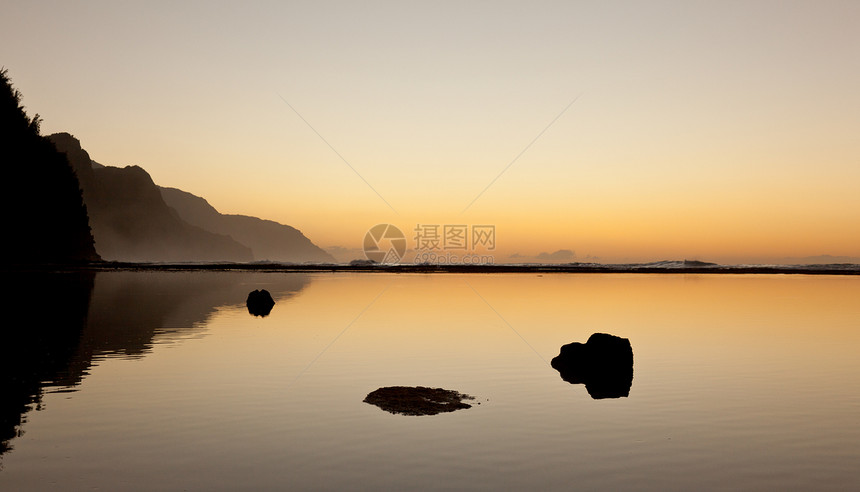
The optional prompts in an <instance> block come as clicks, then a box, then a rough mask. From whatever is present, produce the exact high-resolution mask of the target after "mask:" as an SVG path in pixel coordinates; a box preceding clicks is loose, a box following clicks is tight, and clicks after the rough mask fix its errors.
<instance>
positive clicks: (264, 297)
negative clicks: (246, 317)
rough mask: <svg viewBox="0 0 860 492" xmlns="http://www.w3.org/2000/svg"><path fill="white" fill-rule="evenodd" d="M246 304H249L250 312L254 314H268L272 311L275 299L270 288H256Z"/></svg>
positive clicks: (249, 295)
mask: <svg viewBox="0 0 860 492" xmlns="http://www.w3.org/2000/svg"><path fill="white" fill-rule="evenodd" d="M245 305H246V306H248V312H249V313H251V314H253V315H254V316H268V315H269V313H271V312H272V307H273V306H274V305H275V300H274V299H272V294H269V291H268V290H266V289H263V290H255V291H253V292H251V293H249V294H248V300H247V301H245Z"/></svg>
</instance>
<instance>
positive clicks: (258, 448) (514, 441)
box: [0, 272, 860, 490]
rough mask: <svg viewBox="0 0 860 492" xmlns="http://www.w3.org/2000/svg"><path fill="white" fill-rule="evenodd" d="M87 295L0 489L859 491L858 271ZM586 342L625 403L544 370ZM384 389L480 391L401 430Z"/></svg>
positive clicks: (270, 277)
mask: <svg viewBox="0 0 860 492" xmlns="http://www.w3.org/2000/svg"><path fill="white" fill-rule="evenodd" d="M51 278H52V277H51V276H50V275H49V276H45V277H44V278H42V279H41V282H42V284H43V285H46V286H53V285H57V284H56V283H52V280H51ZM93 285H94V286H93V288H92V292H91V297H90V299H89V303H88V304H89V307H88V308H87V309H88V313H87V315H86V319H85V320H82V321H79V326H77V327H75V326H74V323H73V322H71V321H70V322H69V323H68V324H67V325H66V326H65V327H64V328H66V329H69V330H72V333H78V334H79V337H72V338H71V340H70V341H69V343H68V347H67V349H68V350H66V351H62V350H56V343H55V344H54V348H55V350H54V351H53V353H54V354H63V353H66V354H67V355H66V356H64V357H65V359H64V360H65V365H63V364H59V363H58V362H63V361H62V360H60V361H57V360H53V361H52V362H51V363H52V364H53V365H54V367H55V368H57V371H56V373H55V374H53V375H52V376H43V378H42V379H43V380H44V381H48V380H54V381H58V382H54V383H42V384H41V386H43V390H42V391H43V392H44V393H45V394H44V396H43V397H42V399H41V403H39V405H38V406H39V408H38V410H37V409H31V410H29V411H28V412H26V413H25V414H24V417H25V422H24V423H23V424H22V425H21V426H20V430H21V431H23V432H22V433H21V435H20V436H18V437H14V438H12V439H11V440H10V441H8V444H9V446H11V449H10V450H9V451H7V452H5V453H4V454H2V455H0V464H2V470H0V488H3V489H7V488H8V489H10V490H30V489H44V488H47V487H49V486H59V487H61V488H63V489H64V490H83V489H92V488H94V487H96V488H102V489H108V490H116V489H123V490H152V489H153V488H156V489H162V490H178V489H188V490H204V489H205V490H213V489H220V490H236V489H248V490H251V489H254V490H259V489H283V488H292V489H301V490H307V489H406V488H408V489H415V490H441V489H465V490H499V489H520V490H522V489H531V490H562V489H564V490H569V489H570V488H571V487H574V486H575V487H580V488H585V489H594V488H601V489H613V490H691V489H697V490H701V489H718V488H730V489H768V490H778V489H786V488H799V489H806V490H809V489H815V490H825V489H829V490H845V489H852V488H857V487H858V486H860V473H858V471H857V467H856V463H857V459H858V457H860V444H858V443H860V428H858V426H857V425H856V416H857V415H858V414H860V370H858V369H860V368H858V360H860V348H858V347H860V343H858V342H860V331H858V330H857V328H858V326H857V323H858V319H860V307H858V306H857V304H856V302H854V300H855V299H857V298H858V295H860V279H858V278H856V277H832V276H783V275H773V276H770V275H760V276H745V275H643V274H639V275H626V274H611V275H599V274H589V275H565V274H557V275H553V274H545V275H539V274H498V275H459V274H439V275H408V274H402V275H394V274H383V273H378V274H344V273H338V274H321V273H310V274H308V273H290V274H283V273H235V272H233V273H218V272H197V273H167V272H160V273H131V272H104V273H98V274H96V275H95V279H94V284H93ZM257 288H266V289H268V290H270V291H271V292H272V294H273V296H274V298H275V300H276V305H275V306H274V309H273V310H272V312H271V314H270V315H269V316H267V317H254V316H251V315H250V314H249V313H248V310H247V309H246V308H245V306H244V304H243V303H244V300H245V296H246V295H247V292H248V291H250V290H253V289H257ZM53 292H54V293H56V294H62V293H64V292H63V290H62V286H60V287H55V288H54V290H53ZM129 299H134V300H135V302H134V303H129ZM82 302H83V303H84V304H86V303H87V301H86V299H84V300H83V301H82ZM65 307H66V308H67V309H68V308H70V306H65ZM9 314H10V315H11V313H9ZM42 319H43V320H44V319H49V318H45V317H44V316H43V318H42ZM38 320H39V317H38V316H36V317H35V318H34V323H35V324H34V325H32V326H38ZM21 329H24V328H23V327H22V328H21ZM75 330H77V331H75ZM596 332H603V333H610V334H614V335H617V336H620V337H624V338H627V339H629V340H630V343H631V345H632V348H633V354H634V372H633V382H632V386H631V388H630V391H629V396H627V397H621V398H606V399H599V400H595V399H592V398H591V396H589V393H588V392H587V391H586V388H585V387H584V385H582V384H569V383H567V382H565V381H564V380H562V378H561V377H560V375H559V373H558V372H557V371H556V370H554V369H553V368H552V367H550V366H549V360H550V359H552V358H553V357H555V356H556V355H558V353H559V349H560V347H561V346H562V345H564V344H568V343H570V342H574V341H578V342H585V340H586V339H588V337H589V336H590V335H591V334H592V333H596ZM78 338H79V339H78ZM58 357H59V356H58ZM60 366H62V367H60ZM13 369H14V368H13ZM21 369H22V370H23V369H26V371H28V373H29V372H32V371H33V369H32V367H31V366H27V367H26V368H23V367H22V368H21ZM22 374H23V373H22ZM23 377H26V376H23ZM62 381H66V382H65V383H63V382H62ZM397 385H402V386H429V387H441V388H447V389H452V390H457V391H460V392H463V393H467V394H469V395H472V396H474V397H475V400H474V402H472V407H471V408H467V409H463V410H458V411H455V412H452V413H447V414H440V415H434V416H417V417H416V416H404V415H395V414H391V413H387V412H384V411H382V410H381V409H379V408H377V407H375V406H373V405H370V404H367V403H364V402H363V401H362V400H363V399H364V398H365V396H366V395H367V394H368V393H370V392H371V391H373V390H375V389H377V388H381V387H385V386H397ZM6 401H7V402H8V401H11V400H6ZM4 405H6V404H5V403H4ZM9 410H10V409H9V408H4V415H6V414H8V413H9ZM3 435H7V433H6V429H4V434H3Z"/></svg>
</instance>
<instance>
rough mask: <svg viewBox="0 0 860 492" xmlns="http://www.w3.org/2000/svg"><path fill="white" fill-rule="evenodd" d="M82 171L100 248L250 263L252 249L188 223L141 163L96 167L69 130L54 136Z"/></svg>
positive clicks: (133, 256) (118, 255)
mask: <svg viewBox="0 0 860 492" xmlns="http://www.w3.org/2000/svg"><path fill="white" fill-rule="evenodd" d="M50 139H51V140H52V141H53V142H54V144H55V145H56V146H57V148H58V149H59V150H60V151H62V152H64V153H66V155H67V156H68V158H69V162H70V163H71V164H72V167H73V168H74V169H75V170H76V171H77V172H78V174H79V175H80V176H82V179H81V185H82V187H83V196H84V200H85V202H86V204H87V207H88V208H89V213H90V223H91V226H92V229H93V236H94V237H95V242H96V249H97V250H98V252H99V254H101V256H102V257H103V258H104V259H106V260H118V261H250V260H251V259H252V258H253V257H252V255H251V250H250V249H249V248H247V247H246V246H243V245H241V244H239V243H238V242H236V241H235V240H233V239H232V238H230V237H229V236H226V235H222V234H216V233H213V232H209V231H206V230H203V229H201V228H199V227H195V226H193V225H191V224H188V223H187V222H185V221H183V220H182V219H181V218H180V217H179V215H178V214H177V213H176V211H175V210H173V209H172V208H170V207H169V206H168V205H167V204H166V203H165V202H164V199H162V197H161V192H160V191H159V189H158V187H157V186H156V185H155V183H154V182H153V181H152V178H151V177H150V176H149V174H148V173H147V172H146V171H144V170H143V169H142V168H140V167H138V166H128V167H125V168H117V167H110V166H96V167H94V166H93V162H92V159H90V156H89V154H88V153H87V152H86V151H85V150H83V149H82V148H81V144H80V142H79V141H78V140H77V139H76V138H74V137H73V136H71V135H69V134H68V133H57V134H54V135H51V137H50Z"/></svg>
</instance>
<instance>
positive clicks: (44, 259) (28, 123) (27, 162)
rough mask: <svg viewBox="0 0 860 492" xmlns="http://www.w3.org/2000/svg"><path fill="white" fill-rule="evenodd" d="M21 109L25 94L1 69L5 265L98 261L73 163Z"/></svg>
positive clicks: (0, 247)
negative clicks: (42, 133)
mask: <svg viewBox="0 0 860 492" xmlns="http://www.w3.org/2000/svg"><path fill="white" fill-rule="evenodd" d="M39 122H40V119H39V115H38V114H37V115H36V116H34V117H33V118H32V119H31V118H30V117H29V116H27V113H26V112H24V107H23V106H21V93H20V92H18V91H17V90H16V89H14V88H13V87H12V83H11V81H10V80H9V77H8V76H7V72H6V70H4V69H0V155H2V162H3V192H2V193H0V210H2V212H3V228H2V230H3V239H2V240H0V261H2V262H4V263H66V262H80V261H93V260H98V259H99V257H98V255H97V254H96V250H95V248H94V246H93V235H92V234H91V232H90V226H89V224H88V220H87V209H86V207H85V206H84V202H83V201H82V198H81V190H80V184H79V183H78V178H77V177H76V176H75V173H74V172H73V170H72V168H71V167H70V166H69V162H68V161H67V159H66V156H64V155H63V154H62V153H60V152H58V151H57V149H56V148H54V145H53V144H52V143H51V142H50V141H49V140H48V139H47V138H45V137H42V136H41V135H40V134H39Z"/></svg>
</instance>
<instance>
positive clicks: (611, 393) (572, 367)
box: [552, 333, 633, 400]
mask: <svg viewBox="0 0 860 492" xmlns="http://www.w3.org/2000/svg"><path fill="white" fill-rule="evenodd" d="M552 367H553V368H555V369H556V370H558V372H559V373H560V374H561V378H562V379H564V380H565V381H567V382H568V383H571V384H585V389H586V391H588V394H589V395H591V397H592V398H594V399H595V400H599V399H601V398H621V397H626V396H628V395H629V394H630V387H631V386H632V385H633V347H632V346H631V345H630V340H628V339H626V338H620V337H616V336H614V335H607V334H606V333H594V334H593V335H591V336H590V337H588V341H587V342H585V343H584V344H583V343H579V342H573V343H569V344H567V345H563V346H562V347H561V351H560V353H559V355H558V356H557V357H555V358H554V359H553V360H552Z"/></svg>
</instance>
